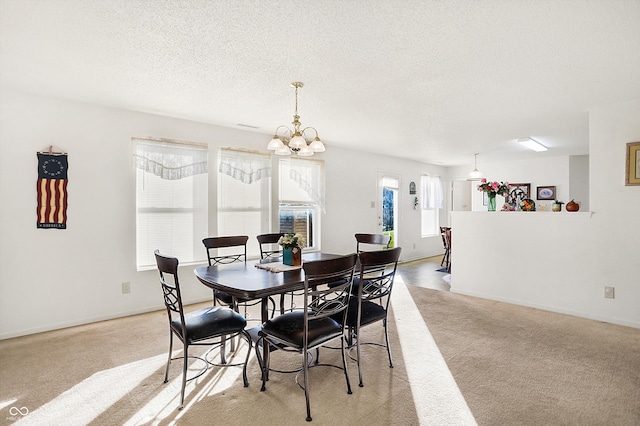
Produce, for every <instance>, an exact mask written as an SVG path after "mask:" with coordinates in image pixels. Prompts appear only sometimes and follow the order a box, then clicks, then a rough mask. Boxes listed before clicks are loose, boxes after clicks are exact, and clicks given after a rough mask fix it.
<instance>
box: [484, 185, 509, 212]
mask: <svg viewBox="0 0 640 426" xmlns="http://www.w3.org/2000/svg"><path fill="white" fill-rule="evenodd" d="M478 191H480V192H486V193H487V200H488V201H487V210H488V211H490V212H495V211H496V195H502V196H503V197H506V196H507V195H508V194H509V183H507V182H500V183H498V182H496V181H494V182H487V179H486V178H482V180H481V181H480V185H478Z"/></svg>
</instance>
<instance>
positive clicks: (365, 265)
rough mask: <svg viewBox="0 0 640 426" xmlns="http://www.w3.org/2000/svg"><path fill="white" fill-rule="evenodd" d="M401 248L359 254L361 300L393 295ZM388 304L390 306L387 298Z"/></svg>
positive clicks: (359, 294)
mask: <svg viewBox="0 0 640 426" xmlns="http://www.w3.org/2000/svg"><path fill="white" fill-rule="evenodd" d="M401 251H402V248H401V247H394V248H392V249H388V250H379V251H365V252H362V253H359V254H358V258H359V264H360V281H359V282H360V285H359V286H358V298H359V299H360V300H375V299H381V298H383V297H385V296H390V295H391V290H392V289H393V281H394V279H395V275H396V269H397V268H398V260H399V259H400V252H401ZM386 304H387V306H388V304H389V298H388V297H387V300H386Z"/></svg>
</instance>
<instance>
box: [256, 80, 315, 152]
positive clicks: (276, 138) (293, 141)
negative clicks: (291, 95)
mask: <svg viewBox="0 0 640 426" xmlns="http://www.w3.org/2000/svg"><path fill="white" fill-rule="evenodd" d="M291 86H292V87H294V88H295V89H296V109H295V112H294V113H293V121H292V122H291V124H293V130H292V129H290V128H289V127H287V126H285V125H282V126H279V127H278V128H277V129H276V131H275V135H273V139H271V141H270V142H269V144H268V145H267V149H268V150H271V151H275V154H276V155H291V152H295V153H296V154H297V155H299V156H300V157H310V156H312V155H313V154H315V153H316V152H324V151H325V148H324V144H323V143H322V141H320V138H319V137H318V131H317V130H316V129H314V128H313V127H305V128H304V129H302V130H300V126H301V125H302V123H300V121H299V119H300V116H299V115H298V89H299V88H301V87H302V86H304V84H302V83H301V82H299V81H294V82H293V83H291ZM281 129H284V130H282V132H281V134H280V135H279V134H278V132H279V131H280V130H281ZM310 132H313V133H315V138H313V139H311V138H310V136H309V133H310Z"/></svg>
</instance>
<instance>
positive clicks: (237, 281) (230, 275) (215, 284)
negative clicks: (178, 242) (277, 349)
mask: <svg viewBox="0 0 640 426" xmlns="http://www.w3.org/2000/svg"><path fill="white" fill-rule="evenodd" d="M339 256H340V255H336V254H329V253H320V252H314V253H303V255H302V262H303V263H304V262H308V261H313V260H324V259H332V258H336V257H339ZM277 261H278V260H277V259H276V260H273V259H266V260H263V261H255V262H235V263H230V264H226V265H217V266H200V267H198V268H196V269H195V270H194V273H195V275H196V278H198V280H199V281H200V282H201V283H202V284H204V285H206V286H207V287H209V288H212V289H214V290H220V291H224V292H225V293H228V294H230V295H231V296H233V297H235V298H238V299H248V300H255V299H261V300H262V303H261V305H260V306H261V314H260V316H261V321H262V323H264V322H266V321H267V320H268V319H269V310H268V306H269V297H271V296H277V295H280V294H283V293H288V292H291V291H296V290H301V289H303V288H304V271H303V270H302V268H300V269H294V270H290V271H284V272H271V271H268V270H265V269H261V268H258V267H256V266H255V265H256V263H271V262H277ZM252 335H255V333H252ZM265 346H266V345H265ZM267 351H268V348H266V347H263V359H266V357H267V356H268V353H267Z"/></svg>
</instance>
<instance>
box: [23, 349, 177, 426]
mask: <svg viewBox="0 0 640 426" xmlns="http://www.w3.org/2000/svg"><path fill="white" fill-rule="evenodd" d="M166 359H167V357H166V355H158V356H155V357H153V358H148V359H144V360H141V361H136V362H132V363H129V364H125V365H121V366H119V367H115V368H110V369H108V370H103V371H99V372H97V373H95V374H93V375H91V376H90V377H87V378H86V379H85V380H83V381H82V382H80V383H78V384H77V385H75V386H74V387H72V388H71V389H69V390H67V391H65V392H63V393H61V394H60V395H59V396H58V397H56V398H54V399H53V400H51V401H49V402H47V403H46V404H44V405H43V406H41V407H40V408H38V409H37V410H35V411H32V412H30V413H29V415H28V416H25V417H23V418H22V419H21V421H18V422H16V423H14V424H16V425H18V424H23V423H24V424H50V425H54V424H56V425H62V424H89V423H91V421H93V420H94V419H96V418H97V417H98V416H99V415H100V414H102V413H103V412H104V411H105V410H106V409H107V408H109V407H110V406H111V405H113V404H115V403H116V402H117V401H118V400H120V399H121V398H124V397H126V395H127V393H129V392H132V391H135V388H136V387H137V386H139V385H140V383H141V382H142V381H143V380H144V379H145V378H146V377H147V376H149V375H150V374H153V372H154V371H156V370H157V369H158V368H159V367H161V366H162V365H163V362H165V361H166Z"/></svg>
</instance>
